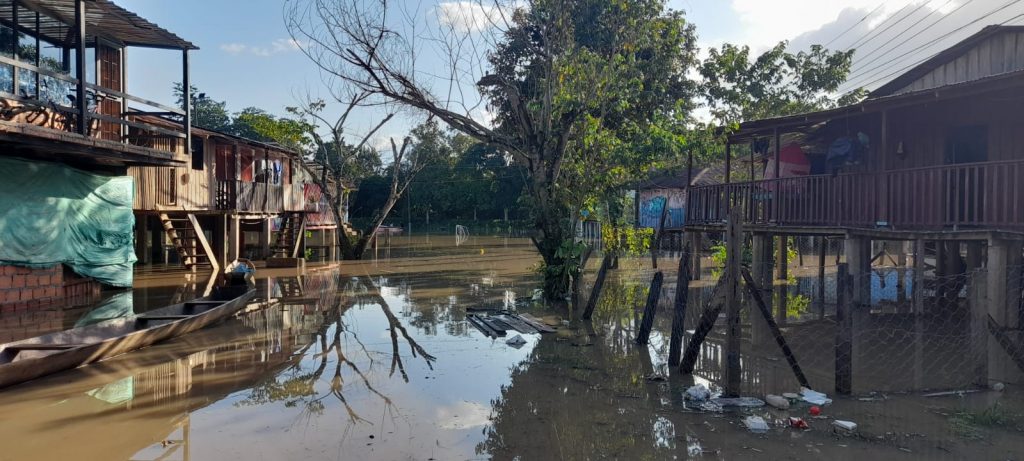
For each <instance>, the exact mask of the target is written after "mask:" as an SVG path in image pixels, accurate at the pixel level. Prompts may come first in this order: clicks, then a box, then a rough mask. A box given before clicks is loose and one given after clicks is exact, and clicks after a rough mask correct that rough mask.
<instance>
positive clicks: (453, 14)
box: [436, 0, 502, 33]
mask: <svg viewBox="0 0 1024 461" xmlns="http://www.w3.org/2000/svg"><path fill="white" fill-rule="evenodd" d="M436 14H437V20H438V22H440V23H441V24H442V25H445V26H450V27H452V28H454V29H455V30H456V31H457V32H463V33H465V32H481V31H484V30H487V29H490V28H491V27H493V26H494V24H500V23H501V21H502V19H501V11H500V10H499V9H498V7H497V6H494V5H484V4H482V2H479V3H478V2H474V1H467V0H462V1H456V2H441V3H440V4H438V5H437V10H436Z"/></svg>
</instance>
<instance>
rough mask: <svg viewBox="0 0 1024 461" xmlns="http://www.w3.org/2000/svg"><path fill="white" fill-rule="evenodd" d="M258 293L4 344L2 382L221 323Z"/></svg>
mask: <svg viewBox="0 0 1024 461" xmlns="http://www.w3.org/2000/svg"><path fill="white" fill-rule="evenodd" d="M255 295H256V290H255V289H253V288H252V287H251V286H250V285H249V284H246V285H239V286H227V287H221V288H218V289H216V290H214V293H213V294H212V295H210V296H206V297H202V298H196V299H194V300H192V301H188V302H184V303H180V304H172V305H169V306H166V307H161V308H159V309H154V310H151V311H148V312H145V313H142V314H138V315H133V316H129V317H123V318H117V319H112V320H105V321H102V322H99V323H96V324H93V325H89V326H85V327H80V328H73V329H70V330H65V331H60V332H56V333H50V334H45V335H42V336H36V337H34V338H29V339H23V340H20V341H14V342H10V343H6V344H2V345H0V388H3V387H8V386H12V385H15V384H19V383H23V382H26V381H30V380H33V379H36V378H39V377H42V376H46V375H50V374H53V373H57V372H60V371H64V370H70V369H72V368H77V367H80V366H83V365H88V364H90V363H94V362H98V361H100V360H103V359H107V358H110V357H115V356H118V355H121V354H124V353H127V352H131V351H134V350H137V349H141V348H143V347H146V346H149V345H152V344H155V343H158V342H160V341H166V340H168V339H171V338H176V337H178V336H181V335H185V334H188V333H191V332H193V331H196V330H198V329H200V328H204V327H206V326H209V325H212V324H214V323H217V322H219V321H221V320H224V319H226V318H228V317H230V316H232V315H234V314H235V313H236V312H238V311H239V310H241V309H243V308H245V307H246V305H247V304H248V302H249V300H251V299H252V298H253V297H254V296H255Z"/></svg>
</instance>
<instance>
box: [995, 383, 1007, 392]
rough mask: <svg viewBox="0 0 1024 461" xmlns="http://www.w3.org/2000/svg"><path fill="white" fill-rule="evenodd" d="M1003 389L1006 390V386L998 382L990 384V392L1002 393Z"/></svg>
mask: <svg viewBox="0 0 1024 461" xmlns="http://www.w3.org/2000/svg"><path fill="white" fill-rule="evenodd" d="M1004 389H1006V385H1005V384H1003V383H1001V382H998V381H997V382H994V383H992V390H993V391H996V392H1002V391H1003V390H1004Z"/></svg>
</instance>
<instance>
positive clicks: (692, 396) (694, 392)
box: [683, 384, 711, 402]
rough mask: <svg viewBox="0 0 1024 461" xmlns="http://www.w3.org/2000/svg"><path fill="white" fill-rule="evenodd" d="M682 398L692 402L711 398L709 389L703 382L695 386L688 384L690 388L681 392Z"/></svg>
mask: <svg viewBox="0 0 1024 461" xmlns="http://www.w3.org/2000/svg"><path fill="white" fill-rule="evenodd" d="M683 398H684V399H686V400H692V401H694V402H703V401H705V400H707V399H710V398H711V391H709V390H708V388H707V387H705V386H704V385H703V384H697V385H695V386H690V388H689V389H687V390H686V392H684V393H683Z"/></svg>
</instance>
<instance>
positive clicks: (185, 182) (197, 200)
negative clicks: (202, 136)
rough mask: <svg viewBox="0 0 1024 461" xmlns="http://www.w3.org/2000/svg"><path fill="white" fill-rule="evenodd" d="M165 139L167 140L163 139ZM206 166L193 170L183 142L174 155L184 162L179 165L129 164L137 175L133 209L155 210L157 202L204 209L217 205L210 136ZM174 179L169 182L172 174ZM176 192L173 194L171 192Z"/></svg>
mask: <svg viewBox="0 0 1024 461" xmlns="http://www.w3.org/2000/svg"><path fill="white" fill-rule="evenodd" d="M164 142H166V141H164ZM204 142H205V143H206V149H205V150H204V156H203V163H204V165H203V169H202V170H193V169H192V161H191V159H190V158H188V157H186V156H185V154H184V149H183V148H182V147H181V145H180V144H181V143H178V144H179V146H178V148H177V150H176V154H175V158H176V159H178V160H182V161H184V162H185V163H184V164H182V165H179V166H176V167H130V168H128V175H129V176H132V177H133V178H135V203H134V209H135V210H139V211H155V210H157V206H158V205H159V206H160V207H162V208H164V209H178V210H189V211H203V210H212V209H214V197H215V195H216V183H215V181H214V179H213V176H214V167H215V165H216V155H214V152H215V151H214V146H213V144H212V143H211V141H210V140H205V141H204ZM172 172H173V175H174V176H173V177H174V179H175V184H174V186H173V187H171V185H170V181H171V179H170V178H171V175H172ZM172 189H173V192H175V195H174V197H173V198H172V197H171V192H172Z"/></svg>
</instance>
